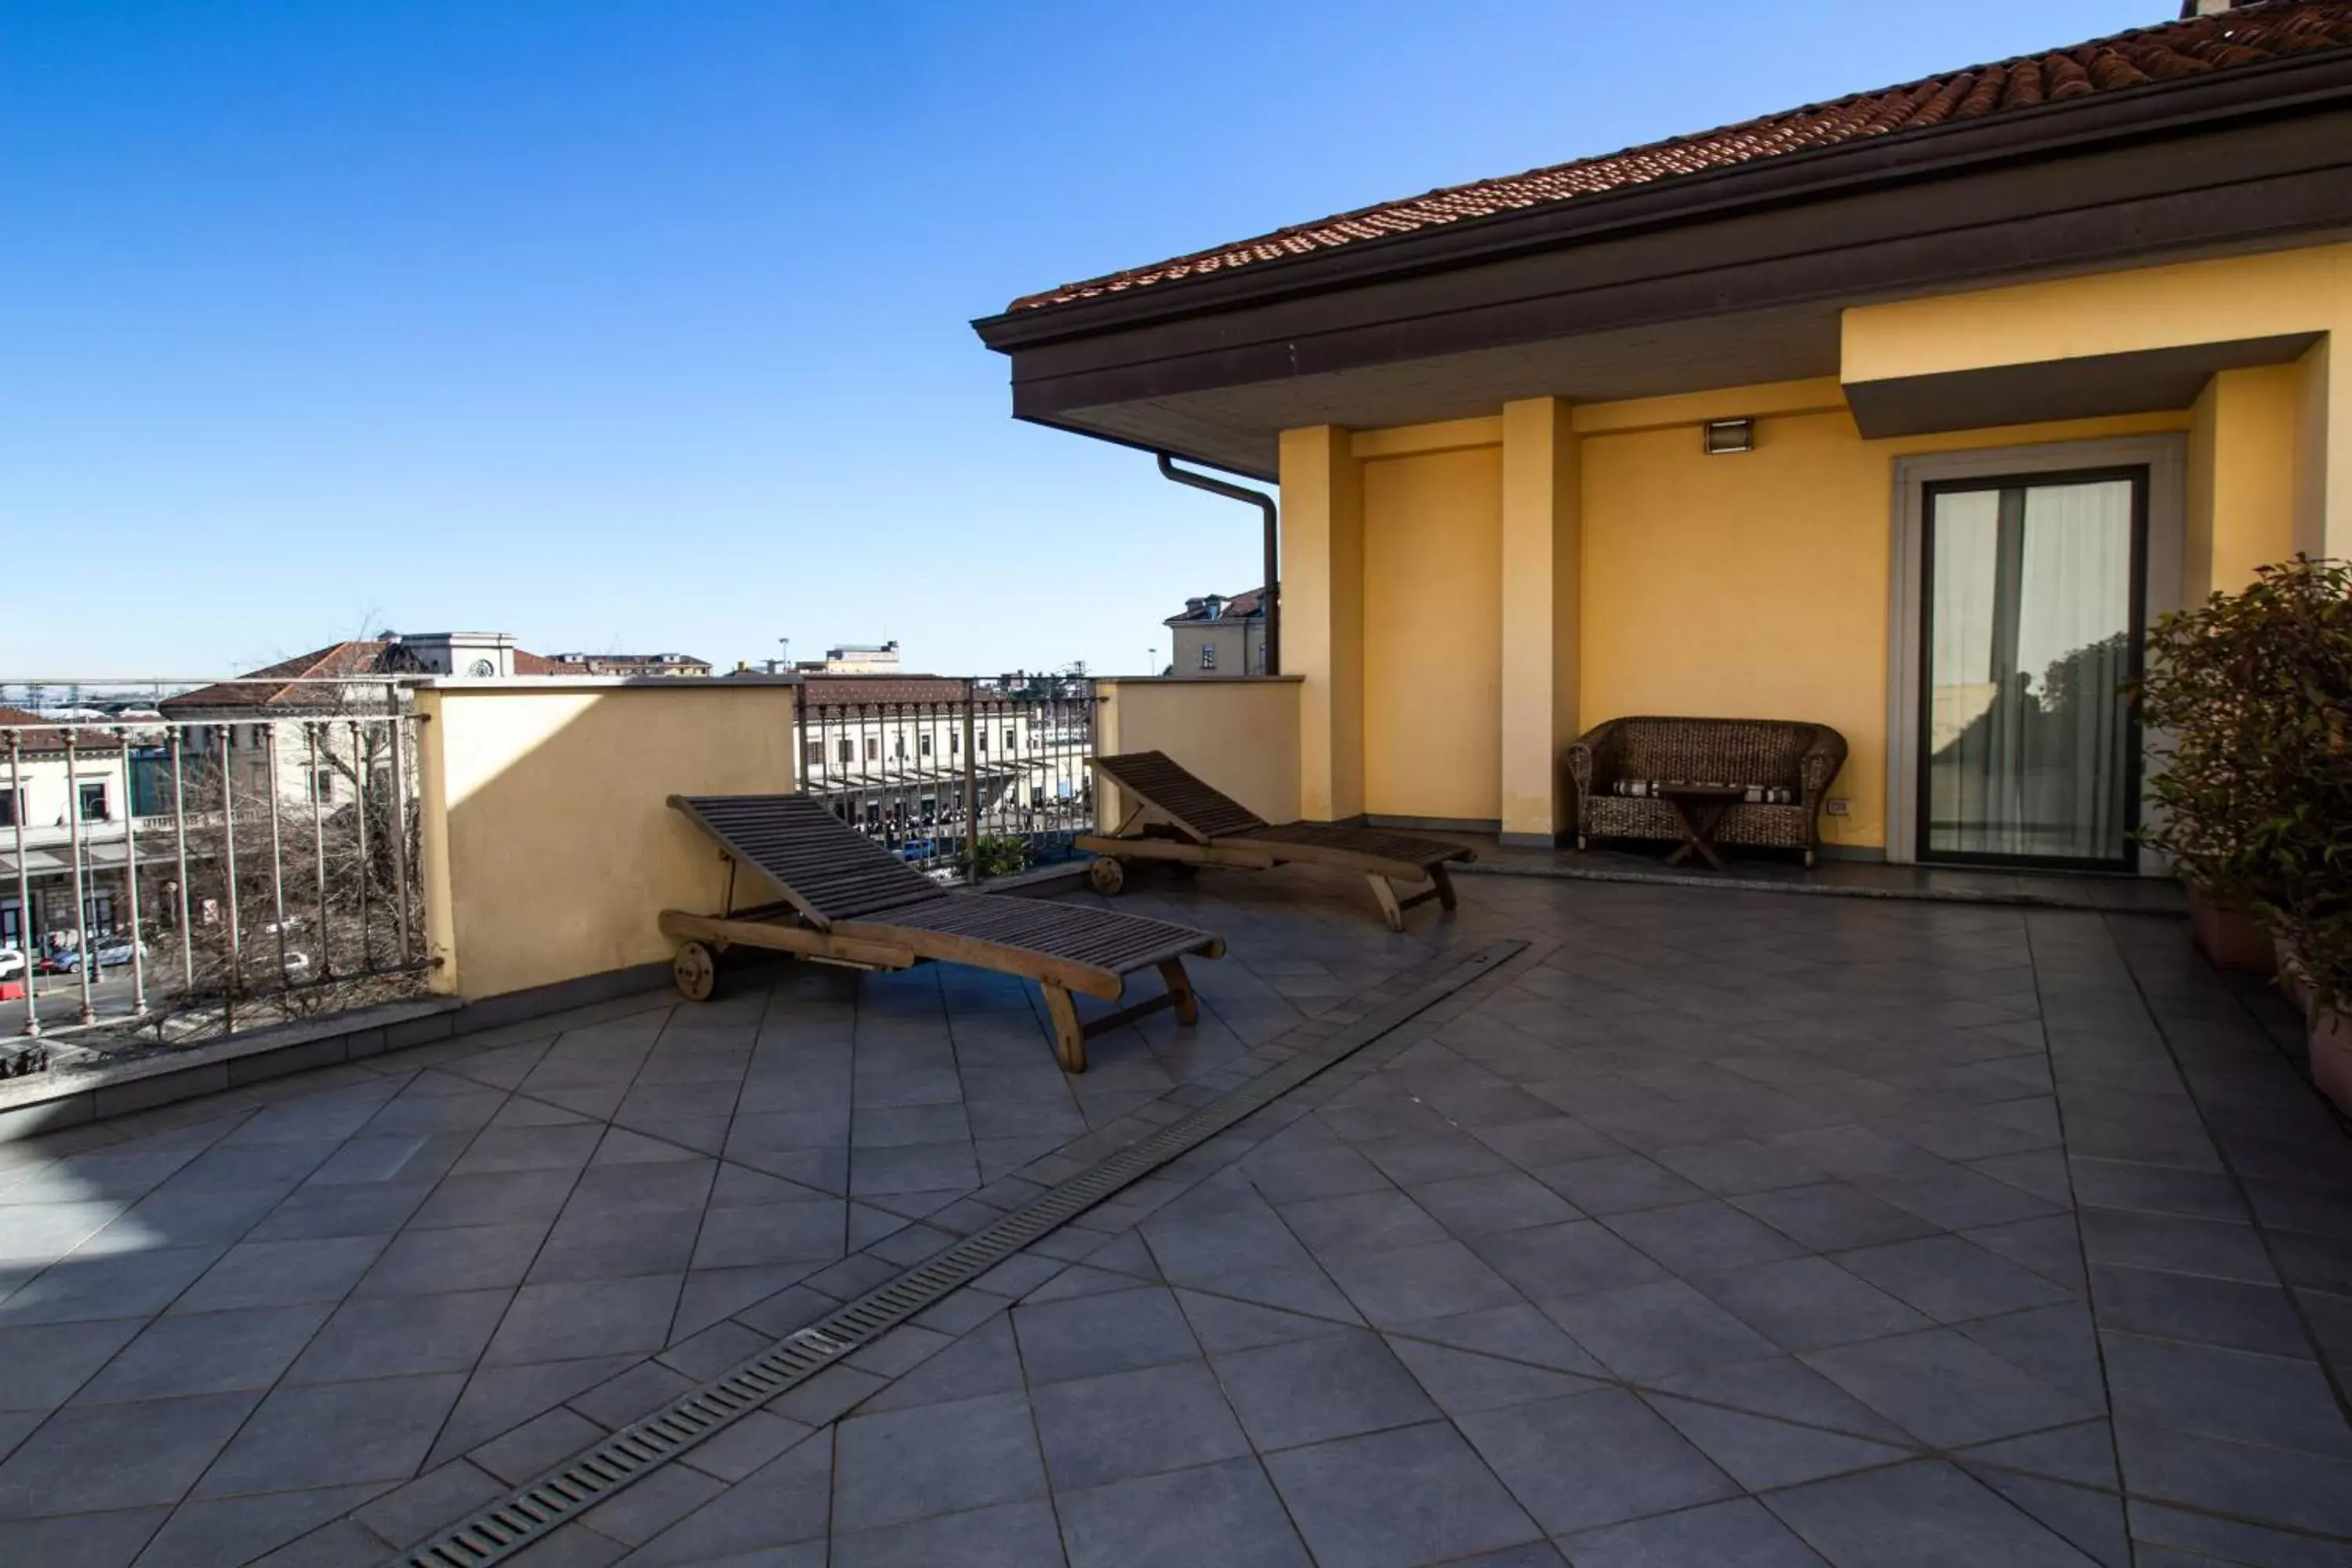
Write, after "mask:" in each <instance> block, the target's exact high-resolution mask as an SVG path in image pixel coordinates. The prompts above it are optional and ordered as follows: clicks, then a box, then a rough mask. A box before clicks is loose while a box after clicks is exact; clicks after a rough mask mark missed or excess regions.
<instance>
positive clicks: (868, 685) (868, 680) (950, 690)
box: [801, 675, 964, 706]
mask: <svg viewBox="0 0 2352 1568" xmlns="http://www.w3.org/2000/svg"><path fill="white" fill-rule="evenodd" d="M801 689H802V692H803V698H802V700H803V701H804V702H808V703H812V704H815V705H819V706H825V705H848V704H852V703H912V702H924V703H934V702H961V701H962V700H963V698H964V683H963V682H962V681H961V680H956V679H950V678H949V677H946V676H939V675H812V676H807V677H805V678H803V680H802V682H801Z"/></svg>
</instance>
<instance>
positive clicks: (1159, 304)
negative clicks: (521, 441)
mask: <svg viewBox="0 0 2352 1568" xmlns="http://www.w3.org/2000/svg"><path fill="white" fill-rule="evenodd" d="M2347 104H2352V49H2327V50H2318V51H2314V52H2312V53H2309V54H2305V55H2296V56H2292V57H2289V58H2284V59H2277V60H2271V61H2265V62H2263V63H2262V64H2259V65H2253V66H2244V67H2239V68H2233V69H2230V70H2226V71H2219V72H2215V73H2213V74H2211V75H2207V76H2199V77H2190V78H2185V79H2178V80H2174V81H2169V82H2158V83H2153V84H2150V85H2148V86H2145V87H2139V88H2133V89H2126V90H2122V91H2116V92H2110V93H2101V94H2096V95H2094V96H2092V97H2089V98H2084V99H2077V100H2069V101H2066V102H2061V103H2052V104H2044V105H2042V106H2040V107H2037V108H2034V109H2030V110H2013V111H2011V112H2008V113H2003V114H1998V115H1992V116H1989V117H1986V118H1982V119H1977V120H1969V121H1956V122H1949V123H1947V124H1944V125H1940V126H1935V127H1931V128H1928V129H1926V130H1920V131H1913V132H1902V133H1900V134H1895V135H1885V136H1875V137H1870V138H1867V139H1864V140H1860V141H1855V142H1844V143H1842V144H1840V145H1837V146H1834V147H1827V148H1822V149H1818V150H1815V151H1811V152H1805V153H1782V154H1780V155H1777V156H1773V157H1769V158H1762V159H1758V160H1756V161H1755V162H1752V163H1744V164H1740V165H1738V166H1736V167H1732V168H1728V169H1723V170H1718V171H1712V172H1709V173H1706V174H1689V175H1684V176H1680V177H1677V178H1675V179H1671V180H1664V181H1658V182H1654V183H1652V184H1644V185H1636V186H1629V187H1627V188H1625V189H1623V190H1621V191H1614V192H1609V193H1604V194H1600V195H1588V196H1579V197H1576V198H1573V199H1571V200H1568V201H1561V202H1556V203H1549V204H1546V205H1541V206H1537V207H1532V208H1528V209H1526V210H1524V211H1518V212H1510V213H1500V214H1496V215H1494V216H1488V217H1481V218H1468V219H1463V220H1461V221H1459V222H1455V223H1451V224H1447V225H1444V226H1441V227H1433V228H1428V229H1422V230H1417V231H1414V232H1412V233H1408V234H1402V235H1394V236H1389V237H1380V238H1374V239H1365V240H1358V241H1355V242H1353V243H1351V244H1349V245H1345V246H1341V247H1335V248H1333V249H1329V250H1325V251H1318V252H1310V253H1308V254H1307V255H1303V256H1298V257H1291V258H1282V259H1279V260H1274V261H1265V262H1254V263H1251V264H1249V265H1248V266H1246V267H1243V268H1235V269H1233V270H1229V271H1220V272H1217V273H1213V274H1206V275H1196V276H1192V277H1188V278H1184V279H1174V280H1171V281H1168V282H1162V283H1156V284H1150V285H1143V286H1138V287H1134V288H1130V289H1125V290H1122V291H1120V292H1118V293H1114V294H1104V295H1098V296H1095V297H1092V298H1088V299H1081V300H1070V301H1067V302H1065V303H1061V304H1054V305H1044V306H1037V307H1033V308H1029V309H1025V310H1006V311H1003V312H1000V313H999V314H996V315H993V316H986V317H982V318H980V319H978V320H976V321H973V322H972V323H971V325H972V328H973V330H974V331H976V332H978V333H979V335H980V337H981V340H982V342H984V343H986V344H987V345H988V346H989V347H990V348H992V349H995V350H997V351H999V352H1001V353H1009V354H1014V355H1016V356H1017V355H1018V354H1019V353H1021V351H1024V350H1030V349H1036V348H1043V347H1046V346H1049V345H1054V344H1057V343H1064V342H1071V341H1073V340H1081V339H1087V338H1093V337H1099V336H1102V335H1105V334H1109V333H1117V332H1126V331H1134V330H1136V329H1138V328H1142V327H1147V326H1156V325H1161V324H1166V323H1172V322H1177V321H1185V320H1189V319H1193V318H1199V317H1202V316H1213V315H1218V314H1223V313H1228V312H1232V311H1234V310H1244V309H1251V308H1257V307H1265V306H1270V305H1276V304H1280V303H1283V302H1286V301H1290V300H1299V299H1304V298H1311V297H1314V296H1318V295H1323V294H1328V293H1330V292H1332V291H1335V290H1339V289H1355V288H1361V287H1364V286H1367V285H1370V284H1376V283H1388V282H1396V281H1402V280H1405V279H1412V278H1415V277H1419V276H1425V275H1428V274H1432V273H1437V272H1444V271H1451V270H1455V269H1459V268H1465V267H1472V266H1476V265H1480V264H1486V263H1493V262H1498V261H1505V260H1509V259H1512V258H1518V257H1523V256H1528V255H1531V254H1535V253H1539V252H1544V251H1552V250H1559V249H1562V248H1566V247H1575V246H1580V245H1585V244H1591V243H1593V242H1595V241H1599V240H1603V239H1611V238H1620V237H1631V236H1633V235H1638V234H1642V233H1644V232H1648V231H1654V230H1658V229H1664V228H1679V227H1685V226H1692V225H1698V224H1706V223H1713V222H1719V221H1723V220H1726V219H1729V218H1735V217H1738V216H1745V215H1748V214H1752V213H1758V212H1763V211H1769V210H1772V209H1775V208H1781V207H1787V206H1792V205H1805V204H1809V203H1815V202H1821V201H1824V200H1828V199H1832V198H1835V197H1839V196H1848V195H1862V194H1865V193H1868V192H1871V191H1874V190H1885V189H1891V188H1897V187H1902V186H1907V185H1916V184H1924V183H1930V182H1936V181H1941V180H1948V179H1951V178H1954V177H1957V176H1959V175H1963V174H1971V173H1978V172H1982V171H1986V170H1990V169H1996V168H1999V167H2001V166H2003V165H2008V164H2015V163H2028V162H2038V161H2044V160H2050V159H2056V158H2064V157H2069V156H2076V155H2080V154H2083V153H2091V152H2095V151H2098V150H2101V149H2105V148H2110V147H2115V146H2118V145H2128V144H2131V143H2134V142H2149V141H2158V140H2164V141H2169V140H2172V139H2175V138H2179V137H2181V136H2186V135H2194V134H2197V133H2200V132H2210V131H2214V130H2219V129H2221V128H2224V127H2228V126H2231V125H2239V124H2245V123H2251V122H2254V121H2266V120H2275V119H2280V118H2287V117H2293V116H2296V115H2301V114H2307V113H2310V112H2313V111H2315V110H2325V109H2327V108H2331V107H2342V106H2344V105H2347Z"/></svg>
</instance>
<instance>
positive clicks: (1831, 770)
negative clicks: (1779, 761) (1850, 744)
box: [1797, 724, 1845, 809]
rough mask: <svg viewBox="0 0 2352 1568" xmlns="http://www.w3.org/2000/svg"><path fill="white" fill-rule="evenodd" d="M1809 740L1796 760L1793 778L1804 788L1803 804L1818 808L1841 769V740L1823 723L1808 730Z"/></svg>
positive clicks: (1842, 759) (1843, 743)
mask: <svg viewBox="0 0 2352 1568" xmlns="http://www.w3.org/2000/svg"><path fill="white" fill-rule="evenodd" d="M1811 728H1812V731H1813V737H1812V740H1811V742H1809V743H1808V744H1807V745H1806V747H1805V749H1804V752H1802V754H1801V755H1800V756H1799V757H1798V759H1797V777H1798V780H1799V782H1800V783H1801V784H1803V786H1804V791H1805V805H1806V807H1807V808H1808V809H1811V808H1815V807H1818V806H1819V805H1821V800H1822V795H1825V794H1827V793H1828V791H1829V787H1830V783H1831V781H1832V780H1833V779H1835V778H1836V777H1837V776H1838V770H1839V769H1840V768H1843V767H1844V766H1845V737H1844V736H1843V735H1841V734H1839V733H1838V732H1837V731H1835V730H1832V729H1831V728H1830V727H1829V726H1828V725H1827V724H1815V725H1813V726H1812V727H1811Z"/></svg>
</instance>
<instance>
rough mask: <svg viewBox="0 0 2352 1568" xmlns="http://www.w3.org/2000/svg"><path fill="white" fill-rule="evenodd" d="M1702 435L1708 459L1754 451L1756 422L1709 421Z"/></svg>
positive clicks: (1737, 420)
mask: <svg viewBox="0 0 2352 1568" xmlns="http://www.w3.org/2000/svg"><path fill="white" fill-rule="evenodd" d="M1704 434H1705V436H1706V455H1707V456H1708V457H1710V458H1720V457H1723V456H1724V455H1726V454H1727V453H1730V452H1752V451H1754V450H1755V449H1756V421H1755V420H1753V419H1710V420H1708V421H1707V422H1706V430H1705V432H1704Z"/></svg>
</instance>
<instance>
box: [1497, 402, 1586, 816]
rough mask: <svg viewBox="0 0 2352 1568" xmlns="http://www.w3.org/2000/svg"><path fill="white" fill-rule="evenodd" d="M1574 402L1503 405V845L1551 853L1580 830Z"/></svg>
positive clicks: (1579, 551)
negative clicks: (1569, 774) (1568, 760)
mask: <svg viewBox="0 0 2352 1568" xmlns="http://www.w3.org/2000/svg"><path fill="white" fill-rule="evenodd" d="M1582 544H1583V541H1582V534H1581V530H1580V499H1579V476H1578V466H1577V445H1576V432H1575V430H1574V428H1573V427H1572V426H1571V425H1570V419H1569V405H1568V403H1567V400H1566V399H1564V398H1558V397H1530V398H1527V399H1524V400H1521V401H1519V402H1516V403H1507V404H1505V405H1503V588H1502V604H1501V605H1500V611H1501V616H1502V631H1503V690H1502V700H1503V722H1502V739H1503V760H1502V778H1503V825H1502V826H1503V842H1504V843H1506V844H1520V845H1527V846H1529V847H1545V848H1549V847H1551V846H1552V845H1553V844H1555V843H1557V842H1558V841H1559V835H1560V834H1561V833H1563V832H1565V831H1567V830H1568V829H1569V828H1570V826H1571V823H1570V816H1571V815H1572V813H1573V802H1574V795H1573V793H1572V791H1570V789H1569V788H1567V787H1566V786H1565V784H1564V782H1563V780H1562V778H1561V776H1560V769H1559V753H1560V750H1561V748H1562V747H1564V746H1566V745H1567V744H1568V742H1570V741H1572V740H1574V739H1575V738H1576V734H1577V705H1576V684H1577V659H1576V654H1577V637H1578V615H1577V609H1578V595H1579V592H1580V587H1579V567H1580V563H1581V555H1582Z"/></svg>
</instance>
